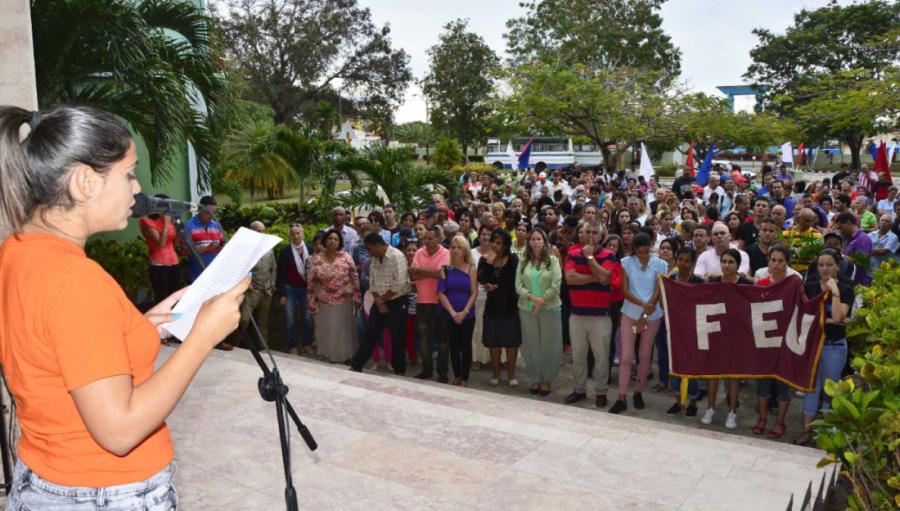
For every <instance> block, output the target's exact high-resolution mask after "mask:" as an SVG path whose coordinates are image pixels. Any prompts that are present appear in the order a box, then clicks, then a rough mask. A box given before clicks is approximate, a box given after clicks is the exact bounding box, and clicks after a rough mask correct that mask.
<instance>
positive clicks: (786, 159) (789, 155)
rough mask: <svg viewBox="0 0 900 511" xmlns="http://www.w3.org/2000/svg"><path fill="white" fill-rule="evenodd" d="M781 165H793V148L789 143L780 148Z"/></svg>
mask: <svg viewBox="0 0 900 511" xmlns="http://www.w3.org/2000/svg"><path fill="white" fill-rule="evenodd" d="M781 163H790V164H791V165H793V164H794V147H793V146H792V145H791V143H790V142H788V143H786V144H784V145H783V146H781Z"/></svg>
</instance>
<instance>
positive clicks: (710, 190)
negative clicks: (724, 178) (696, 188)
mask: <svg viewBox="0 0 900 511" xmlns="http://www.w3.org/2000/svg"><path fill="white" fill-rule="evenodd" d="M714 193H715V194H718V195H719V199H721V198H722V196H724V195H725V189H724V188H722V187H721V186H719V176H718V175H716V174H710V175H709V183H708V184H707V185H706V186H705V187H704V188H703V203H704V204H709V196H710V195H712V194H714ZM721 202H722V201H721V200H719V203H720V204H721Z"/></svg>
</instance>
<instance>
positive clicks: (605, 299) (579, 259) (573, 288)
mask: <svg viewBox="0 0 900 511" xmlns="http://www.w3.org/2000/svg"><path fill="white" fill-rule="evenodd" d="M594 258H595V259H596V261H597V264H599V265H600V266H602V267H604V268H606V269H607V270H609V271H611V272H612V277H611V278H610V281H609V284H605V285H604V284H601V283H599V282H591V283H588V284H581V285H575V284H569V285H568V288H569V300H570V301H571V303H572V306H571V309H570V310H571V313H572V314H574V315H576V316H608V315H609V309H610V306H611V305H612V303H613V290H614V288H616V287H618V286H620V285H621V281H622V270H621V266H619V264H618V263H617V262H616V255H615V254H614V253H613V252H612V251H610V250H606V249H605V248H599V249H598V250H597V252H595V253H594ZM573 270H574V271H575V272H577V273H579V274H581V275H592V274H593V272H591V267H590V266H589V265H588V259H587V258H586V257H584V254H583V253H582V251H581V244H580V243H579V244H575V245H572V248H570V249H569V254H568V257H567V258H566V267H565V271H564V273H568V272H569V271H573Z"/></svg>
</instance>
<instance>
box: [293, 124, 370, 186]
mask: <svg viewBox="0 0 900 511" xmlns="http://www.w3.org/2000/svg"><path fill="white" fill-rule="evenodd" d="M276 139H277V142H278V143H277V149H276V150H277V152H278V153H279V154H280V155H282V157H283V158H284V159H285V161H286V162H287V163H288V164H289V165H290V166H291V168H292V169H293V172H294V174H295V175H296V177H297V179H298V181H299V183H300V202H301V203H303V204H305V203H306V185H307V183H308V182H309V181H310V180H312V181H316V182H318V183H319V185H320V188H321V190H322V193H321V194H320V196H321V197H331V196H332V195H333V194H334V189H335V184H336V183H337V181H338V179H340V178H341V177H343V178H346V179H349V180H350V181H351V183H355V182H356V181H355V176H354V175H353V174H352V173H342V172H340V171H338V170H337V169H335V166H334V162H335V160H336V159H337V158H338V157H339V156H341V155H344V154H346V153H347V152H348V149H349V148H348V147H347V146H346V144H344V143H342V142H338V141H337V140H333V139H331V138H328V137H327V136H323V132H321V131H320V130H317V129H315V128H313V127H312V126H310V125H308V124H307V125H304V126H301V127H300V128H299V129H292V128H290V127H288V126H285V125H279V126H278V129H277V133H276Z"/></svg>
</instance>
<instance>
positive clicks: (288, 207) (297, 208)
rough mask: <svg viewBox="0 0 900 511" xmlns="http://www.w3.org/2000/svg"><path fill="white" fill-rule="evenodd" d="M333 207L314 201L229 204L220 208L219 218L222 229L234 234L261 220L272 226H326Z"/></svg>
mask: <svg viewBox="0 0 900 511" xmlns="http://www.w3.org/2000/svg"><path fill="white" fill-rule="evenodd" d="M331 208H332V206H331V205H329V204H328V203H327V201H325V202H320V201H314V202H311V203H307V204H301V203H300V202H270V203H262V204H255V205H253V206H246V207H241V206H237V205H233V204H227V205H224V206H222V207H221V208H219V210H218V211H217V216H218V217H219V222H220V223H221V224H222V228H223V229H225V230H226V231H229V232H233V231H236V230H238V228H240V227H248V226H249V225H250V222H253V221H254V220H259V221H260V222H262V223H264V224H266V226H272V225H275V224H290V223H291V222H300V223H301V224H303V225H304V226H305V225H307V224H324V223H328V222H329V221H330V220H331Z"/></svg>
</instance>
